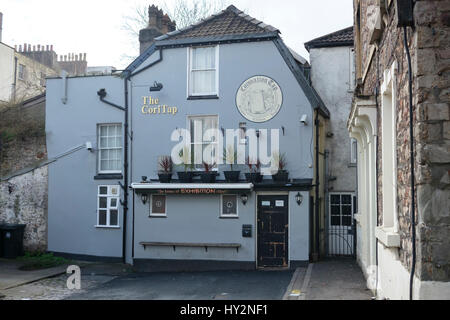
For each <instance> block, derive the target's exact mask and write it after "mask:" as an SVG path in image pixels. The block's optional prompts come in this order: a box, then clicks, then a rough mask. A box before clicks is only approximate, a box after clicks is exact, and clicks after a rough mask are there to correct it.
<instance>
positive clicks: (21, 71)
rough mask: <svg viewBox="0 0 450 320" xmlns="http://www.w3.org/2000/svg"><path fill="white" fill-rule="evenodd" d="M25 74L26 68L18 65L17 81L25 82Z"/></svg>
mask: <svg viewBox="0 0 450 320" xmlns="http://www.w3.org/2000/svg"><path fill="white" fill-rule="evenodd" d="M25 72H26V68H25V66H24V65H23V64H19V74H18V77H19V80H25Z"/></svg>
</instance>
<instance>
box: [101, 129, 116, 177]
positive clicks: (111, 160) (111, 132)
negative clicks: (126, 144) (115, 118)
mask: <svg viewBox="0 0 450 320" xmlns="http://www.w3.org/2000/svg"><path fill="white" fill-rule="evenodd" d="M98 146H99V148H98V152H99V154H98V167H99V173H121V172H122V126H121V125H120V124H104V125H99V126H98Z"/></svg>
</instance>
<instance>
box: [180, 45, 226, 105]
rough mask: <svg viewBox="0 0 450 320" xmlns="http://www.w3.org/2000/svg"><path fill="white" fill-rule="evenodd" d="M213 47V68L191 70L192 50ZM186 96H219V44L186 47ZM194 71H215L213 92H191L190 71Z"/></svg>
mask: <svg viewBox="0 0 450 320" xmlns="http://www.w3.org/2000/svg"><path fill="white" fill-rule="evenodd" d="M208 47H214V48H215V49H216V57H215V68H214V69H198V70H192V51H193V50H195V49H197V48H208ZM187 69H188V70H187V97H188V98H189V97H198V96H217V97H218V96H219V45H215V46H197V47H188V48H187ZM195 71H215V72H216V77H215V78H216V91H214V92H193V88H192V85H191V84H192V72H195Z"/></svg>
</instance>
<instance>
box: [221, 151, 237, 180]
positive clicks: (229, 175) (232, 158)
mask: <svg viewBox="0 0 450 320" xmlns="http://www.w3.org/2000/svg"><path fill="white" fill-rule="evenodd" d="M236 158H237V152H236V151H235V150H234V147H233V146H232V145H229V146H228V147H227V148H226V149H224V150H223V160H224V162H225V164H228V165H230V171H224V172H223V174H224V175H225V180H226V181H227V182H238V181H239V175H240V173H241V171H234V170H233V164H234V163H235V162H236Z"/></svg>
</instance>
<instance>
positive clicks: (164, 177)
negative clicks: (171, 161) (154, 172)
mask: <svg viewBox="0 0 450 320" xmlns="http://www.w3.org/2000/svg"><path fill="white" fill-rule="evenodd" d="M158 177H159V182H161V183H170V181H172V173H158Z"/></svg>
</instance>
